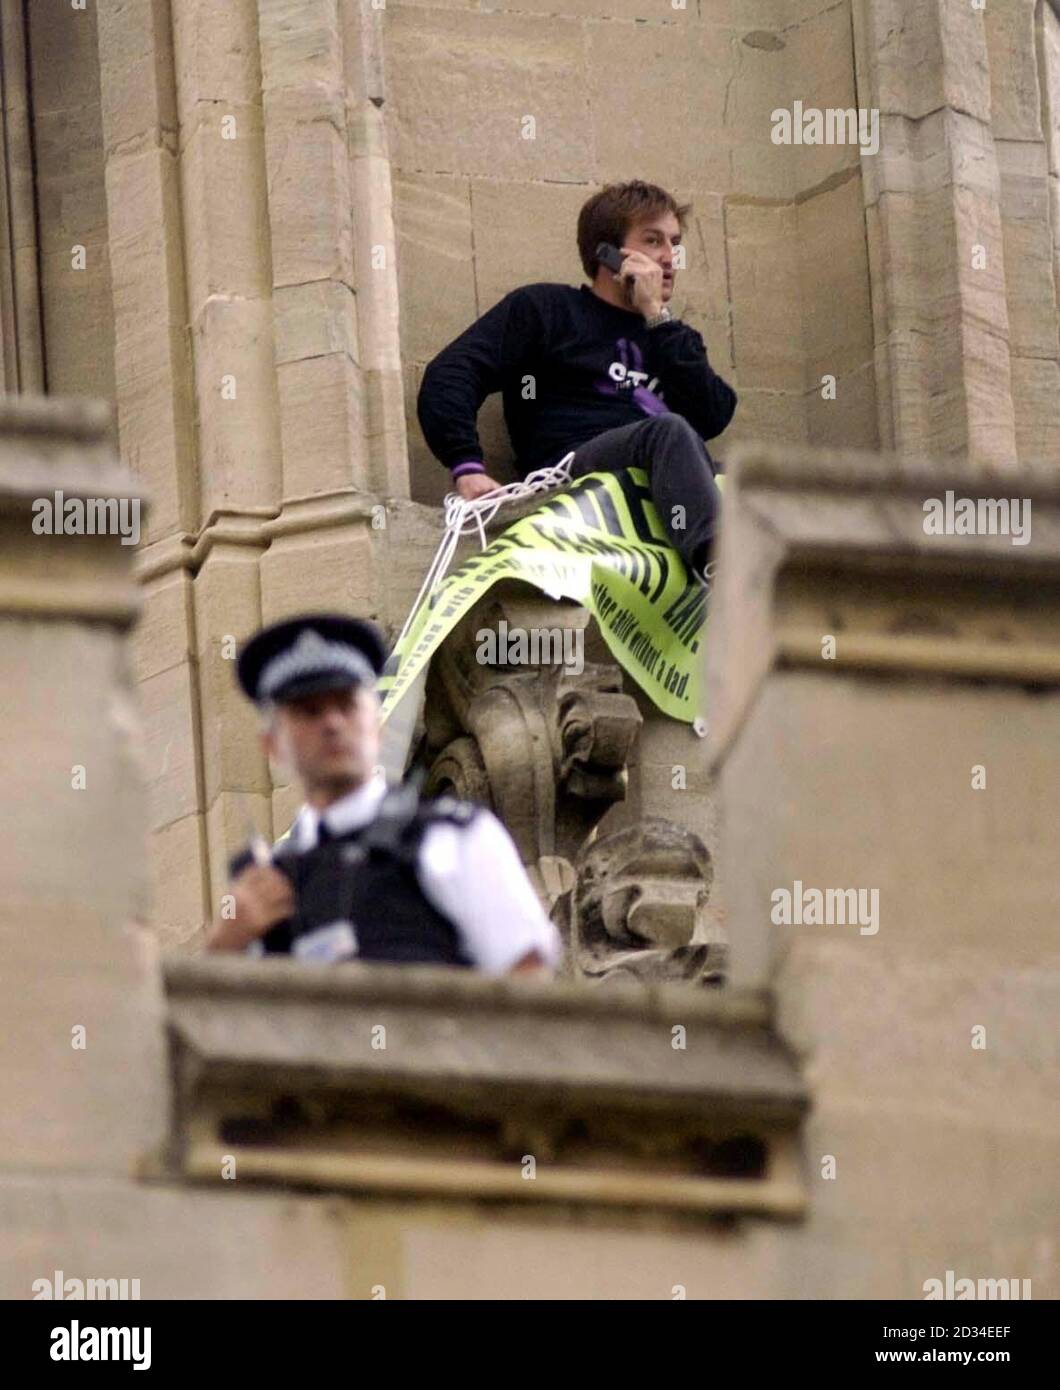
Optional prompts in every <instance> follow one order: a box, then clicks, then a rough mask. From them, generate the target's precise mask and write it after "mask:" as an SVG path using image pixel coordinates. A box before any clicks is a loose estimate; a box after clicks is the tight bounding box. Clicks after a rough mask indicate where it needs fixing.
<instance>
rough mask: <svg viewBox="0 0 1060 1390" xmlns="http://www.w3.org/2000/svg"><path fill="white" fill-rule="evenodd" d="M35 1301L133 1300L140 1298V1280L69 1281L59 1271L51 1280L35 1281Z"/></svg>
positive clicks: (58, 1270)
mask: <svg viewBox="0 0 1060 1390" xmlns="http://www.w3.org/2000/svg"><path fill="white" fill-rule="evenodd" d="M32 1288H33V1299H34V1301H36V1300H37V1299H49V1298H52V1299H57V1300H58V1299H65V1300H67V1301H73V1300H76V1299H88V1300H91V1299H131V1298H139V1297H140V1281H139V1279H67V1278H66V1277H65V1276H64V1274H63V1271H62V1270H61V1269H57V1270H56V1271H55V1273H54V1274H53V1275H52V1276H51V1278H50V1279H34V1281H33V1285H32Z"/></svg>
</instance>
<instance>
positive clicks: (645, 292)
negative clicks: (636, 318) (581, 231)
mask: <svg viewBox="0 0 1060 1390" xmlns="http://www.w3.org/2000/svg"><path fill="white" fill-rule="evenodd" d="M596 254H597V257H598V258H599V260H600V261H601V263H602V264H603V265H606V266H607V268H608V269H609V270H610V271H612V272H613V273H614V277H615V279H616V280H618V281H620V282H621V283H622V285H623V288H624V290H625V294H626V300H627V302H628V304H629V307H630V308H631V309H634V310H636V312H637V313H639V314H643V315H644V317H645V318H646V319H649V318H653V317H654V316H655V315H656V314H658V313H659V311H660V310H661V309H662V307H663V269H662V266H661V265H659V264H658V262H657V261H653V260H652V258H651V257H650V256H646V255H645V254H644V252H643V251H635V250H633V249H631V248H630V247H628V246H623V247H622V249H621V250H619V248H618V247H616V246H612V245H610V243H608V242H603V241H602V242H601V243H600V245H599V246H598V247H597V248H596Z"/></svg>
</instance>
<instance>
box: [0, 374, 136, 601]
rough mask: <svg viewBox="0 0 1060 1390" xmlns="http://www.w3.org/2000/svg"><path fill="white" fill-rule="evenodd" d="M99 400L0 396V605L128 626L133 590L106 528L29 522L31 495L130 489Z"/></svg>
mask: <svg viewBox="0 0 1060 1390" xmlns="http://www.w3.org/2000/svg"><path fill="white" fill-rule="evenodd" d="M110 418H111V417H110V410H109V408H108V407H107V406H106V405H105V404H104V403H103V402H101V401H94V400H80V399H76V398H55V399H52V398H50V397H49V398H44V397H16V398H10V399H5V400H3V401H0V612H2V613H5V614H13V615H16V616H18V617H25V618H58V619H78V620H83V621H88V622H102V623H108V624H111V625H113V626H115V627H118V628H128V627H130V626H131V625H132V624H133V623H134V622H135V621H136V619H137V618H138V616H139V614H140V609H141V603H142V600H141V595H140V592H139V590H138V588H137V586H136V584H135V583H134V582H133V579H132V576H131V568H132V566H131V550H130V548H129V547H127V546H124V545H122V544H121V541H120V539H119V538H118V537H116V536H110V535H83V536H82V535H65V534H62V533H59V534H54V535H47V534H37V533H36V532H34V531H33V529H32V525H33V520H34V513H33V504H34V502H35V501H36V499H38V498H42V497H43V498H51V497H52V496H53V494H54V493H55V492H57V491H59V492H62V494H63V496H64V497H65V498H66V499H82V500H83V499H89V498H98V499H103V500H107V499H111V498H115V499H121V498H136V499H139V500H140V502H141V503H142V507H141V512H142V514H143V515H146V511H147V501H146V499H144V497H143V489H142V487H141V485H140V483H139V481H138V479H137V478H136V477H135V476H134V475H133V474H132V473H131V472H129V470H128V469H126V468H124V467H122V466H121V465H120V464H119V462H118V460H117V458H116V456H115V453H114V448H113V445H112V442H111V439H110V437H109V425H110Z"/></svg>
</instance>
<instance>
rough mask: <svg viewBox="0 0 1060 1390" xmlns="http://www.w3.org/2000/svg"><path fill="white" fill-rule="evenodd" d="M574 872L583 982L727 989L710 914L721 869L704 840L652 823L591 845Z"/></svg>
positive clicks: (573, 926)
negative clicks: (722, 983) (687, 984)
mask: <svg viewBox="0 0 1060 1390" xmlns="http://www.w3.org/2000/svg"><path fill="white" fill-rule="evenodd" d="M574 868H575V874H576V878H577V886H576V887H575V889H574V891H573V893H572V894H571V897H570V899H569V901H568V903H567V904H566V905H565V907H566V923H565V924H564V925H567V927H568V936H569V959H570V963H571V968H572V970H573V972H574V973H575V974H576V975H581V976H584V977H586V978H589V979H592V980H605V979H612V978H617V979H623V978H624V979H631V978H632V979H636V980H643V981H653V982H654V981H661V980H675V981H676V980H687V981H690V982H693V983H696V984H715V983H720V981H721V978H722V974H721V971H722V967H723V965H724V946H723V944H722V942H721V940H720V938H718V937H717V936H716V934H715V933H713V932H712V931H711V929H710V927H709V923H708V917H707V913H706V907H707V902H708V900H709V897H710V890H711V885H712V883H713V880H714V867H713V864H712V863H711V858H710V854H709V853H708V851H707V849H706V847H705V846H704V844H703V842H702V840H700V838H699V836H698V835H695V834H693V832H692V831H690V830H688V829H686V828H685V827H683V826H679V825H675V824H674V823H673V822H672V821H668V820H665V819H663V818H662V817H661V816H646V817H645V818H644V819H643V820H642V821H641V822H640V823H639V824H637V825H635V826H629V827H627V828H625V829H623V830H619V831H616V832H615V833H613V834H611V835H606V836H604V837H603V838H601V839H599V840H595V841H594V842H593V843H592V844H590V845H587V846H586V848H585V849H584V850H583V851H582V853H581V854H580V855H579V856H578V859H577V860H576V862H575V866H574Z"/></svg>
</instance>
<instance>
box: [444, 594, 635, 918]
mask: <svg viewBox="0 0 1060 1390" xmlns="http://www.w3.org/2000/svg"><path fill="white" fill-rule="evenodd" d="M502 621H504V622H505V623H507V631H509V632H510V631H512V630H514V629H521V630H523V631H529V630H533V629H537V630H538V631H544V630H552V631H556V630H560V631H565V632H567V633H569V634H571V635H578V642H577V644H576V646H577V649H578V650H579V652H581V653H582V655H583V657H584V651H585V648H586V647H587V646H588V645H589V642H590V641H596V642H597V643H598V642H599V637H598V634H596V630H595V626H594V625H593V623H592V618H591V616H590V614H589V613H588V611H587V610H586V609H584V608H582V607H580V606H579V605H577V604H575V603H570V602H564V601H557V600H552V599H549V598H547V597H546V596H544V595H543V594H540V593H539V592H538V591H537V590H535V589H533V588H531V587H530V586H529V585H526V584H521V583H518V582H508V583H504V584H498V585H496V586H495V587H494V589H492V590H491V591H490V593H489V594H487V595H486V596H485V597H484V598H483V599H482V600H481V601H480V602H479V603H477V604H476V605H475V607H474V608H473V609H472V610H471V611H470V612H469V613H468V614H467V615H466V617H465V618H464V619H463V620H462V621H461V623H460V624H459V625H458V626H457V627H456V628H454V630H453V631H452V632H451V633H450V634H449V636H448V637H447V638H446V640H445V642H444V643H443V645H442V647H441V649H440V651H439V652H438V653H437V655H436V656H435V658H434V660H433V662H432V663H431V668H430V672H429V675H428V677H427V686H426V692H425V700H424V739H423V744H422V749H421V754H420V756H421V757H422V758H423V759H424V760H425V761H426V763H427V765H428V773H427V779H426V784H425V790H426V792H427V793H428V794H429V795H438V794H439V793H441V792H444V791H452V792H453V793H454V794H455V795H457V796H460V797H467V798H468V799H470V800H473V801H478V802H480V803H482V804H483V805H486V806H488V807H490V809H491V810H493V811H494V812H495V813H496V814H497V815H498V816H499V817H500V818H501V820H502V821H503V822H504V824H505V825H506V826H507V828H508V831H509V833H510V834H511V836H512V839H513V840H514V841H515V844H516V846H517V848H518V850H519V853H520V857H521V858H522V860H523V863H524V864H525V865H526V868H527V872H528V873H529V875H530V878H531V881H532V882H533V883H534V887H535V889H536V890H537V892H538V894H539V896H540V897H541V899H542V902H543V904H544V905H545V907H546V910H551V908H552V906H553V904H554V903H555V901H556V899H557V898H558V897H559V896H560V895H561V894H562V893H565V892H568V891H569V890H570V888H571V887H572V886H573V873H572V870H571V860H572V859H573V857H574V855H575V854H576V853H577V851H578V849H579V847H580V846H581V845H582V844H583V843H584V841H585V839H586V837H587V836H588V835H589V834H590V832H591V831H592V830H593V828H594V827H595V826H596V825H597V824H598V822H599V821H600V819H601V818H602V816H603V815H604V814H605V812H606V811H607V810H608V808H609V807H610V806H611V805H613V804H614V803H615V802H616V801H621V800H623V799H624V797H625V795H626V786H627V781H628V777H627V763H628V761H629V756H630V752H631V749H632V747H633V743H634V740H635V738H636V736H637V732H638V730H639V729H640V726H641V723H642V718H641V714H640V711H639V710H638V708H637V705H636V702H635V701H634V700H633V699H632V697H631V696H629V695H626V694H624V693H623V691H622V675H621V672H620V671H619V669H618V667H617V666H615V665H614V664H613V663H607V662H602V661H588V660H582V661H579V662H578V663H575V664H572V665H569V666H563V665H556V664H548V665H544V664H539V665H519V666H510V665H504V664H487V663H484V662H483V661H482V660H481V659H480V657H481V650H482V649H481V643H480V641H479V635H480V634H481V633H482V632H484V631H486V630H488V629H493V630H494V631H497V630H498V627H499V624H500V623H501V622H502ZM590 629H591V631H590ZM574 645H575V644H568V645H567V648H566V650H567V651H570V650H572V649H573V648H574ZM557 650H558V647H557ZM597 650H599V648H597ZM577 665H581V669H580V670H578V669H576V666H577Z"/></svg>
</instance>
